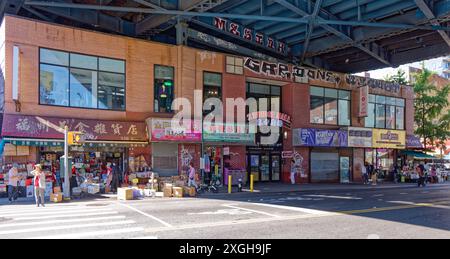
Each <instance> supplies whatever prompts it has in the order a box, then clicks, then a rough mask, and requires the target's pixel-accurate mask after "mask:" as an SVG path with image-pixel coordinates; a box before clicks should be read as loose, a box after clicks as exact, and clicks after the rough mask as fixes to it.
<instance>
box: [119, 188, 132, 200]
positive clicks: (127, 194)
mask: <svg viewBox="0 0 450 259" xmlns="http://www.w3.org/2000/svg"><path fill="white" fill-rule="evenodd" d="M117 199H118V200H122V201H129V200H133V189H130V188H119V189H118V190H117Z"/></svg>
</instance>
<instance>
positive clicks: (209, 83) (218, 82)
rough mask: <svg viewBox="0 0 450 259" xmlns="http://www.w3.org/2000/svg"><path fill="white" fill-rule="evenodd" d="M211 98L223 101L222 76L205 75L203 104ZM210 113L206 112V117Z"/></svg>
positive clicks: (217, 74) (214, 74) (207, 73)
mask: <svg viewBox="0 0 450 259" xmlns="http://www.w3.org/2000/svg"><path fill="white" fill-rule="evenodd" d="M210 98H217V99H220V100H222V74H219V73H211V72H204V73H203V102H204V103H206V102H207V101H208V99H210ZM208 113H209V111H204V114H205V115H206V114H208Z"/></svg>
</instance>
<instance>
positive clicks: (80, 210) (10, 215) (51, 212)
mask: <svg viewBox="0 0 450 259" xmlns="http://www.w3.org/2000/svg"><path fill="white" fill-rule="evenodd" d="M36 211H38V210H36ZM100 211H111V209H109V208H102V209H90V210H85V209H76V210H58V211H46V210H45V209H44V210H42V211H39V212H33V213H6V214H0V217H3V218H8V217H9V218H10V217H17V216H38V215H58V214H70V213H80V212H100Z"/></svg>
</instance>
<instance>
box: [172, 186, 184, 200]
mask: <svg viewBox="0 0 450 259" xmlns="http://www.w3.org/2000/svg"><path fill="white" fill-rule="evenodd" d="M172 190H173V197H176V198H183V188H181V187H173V189H172Z"/></svg>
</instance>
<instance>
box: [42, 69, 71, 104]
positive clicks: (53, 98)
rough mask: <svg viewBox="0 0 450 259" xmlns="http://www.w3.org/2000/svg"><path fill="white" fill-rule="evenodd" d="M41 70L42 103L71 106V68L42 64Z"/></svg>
mask: <svg viewBox="0 0 450 259" xmlns="http://www.w3.org/2000/svg"><path fill="white" fill-rule="evenodd" d="M40 70H41V72H40V78H39V90H40V101H41V104H47V105H57V106H69V69H68V68H66V67H58V66H52V65H44V64H42V65H41V66H40Z"/></svg>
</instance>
